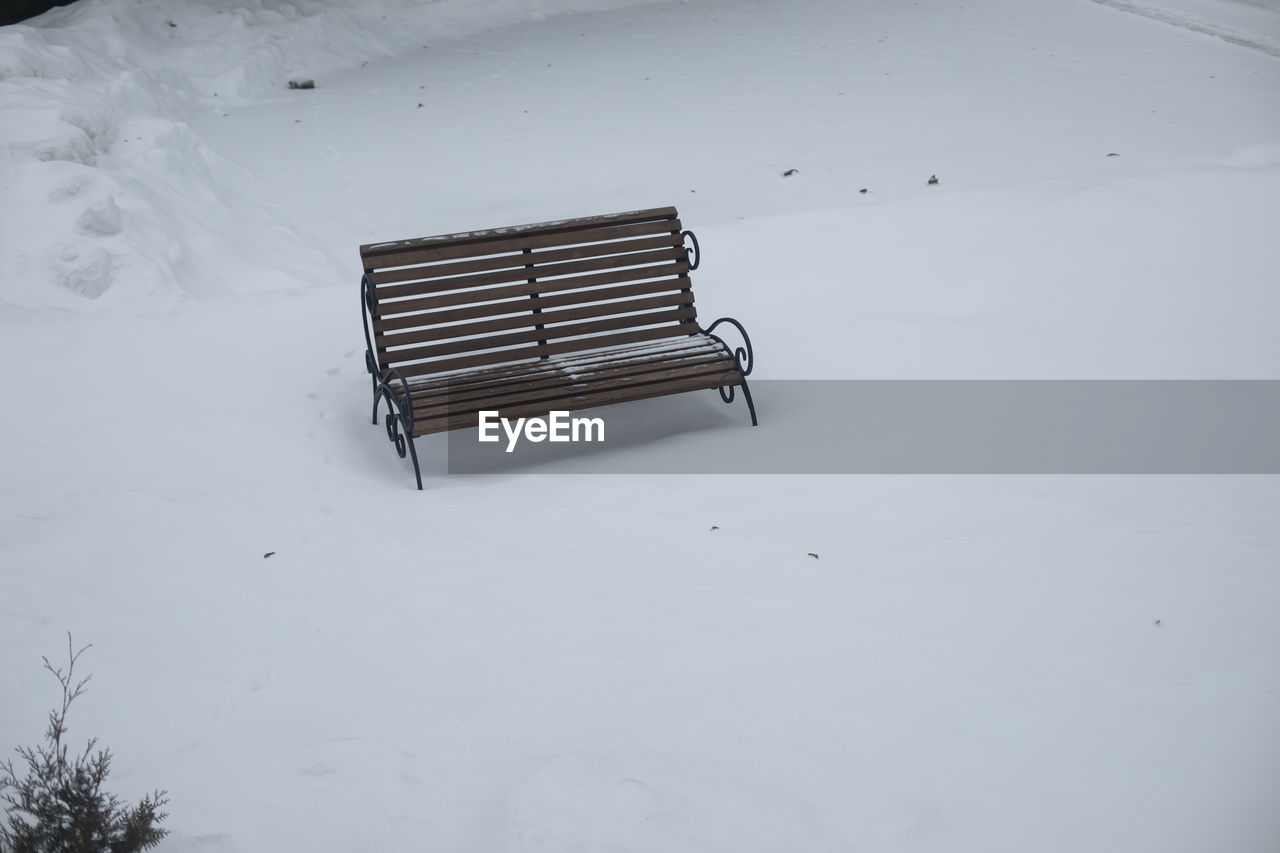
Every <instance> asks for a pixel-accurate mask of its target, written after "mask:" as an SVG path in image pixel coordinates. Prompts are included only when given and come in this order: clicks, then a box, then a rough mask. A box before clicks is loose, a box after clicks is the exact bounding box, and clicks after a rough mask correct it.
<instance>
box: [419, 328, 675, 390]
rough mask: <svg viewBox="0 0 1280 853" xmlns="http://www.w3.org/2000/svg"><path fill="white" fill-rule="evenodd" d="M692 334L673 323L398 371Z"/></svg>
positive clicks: (449, 367)
mask: <svg viewBox="0 0 1280 853" xmlns="http://www.w3.org/2000/svg"><path fill="white" fill-rule="evenodd" d="M694 331H695V330H693V329H685V328H684V327H683V326H682V325H680V324H677V323H673V324H671V325H669V326H657V327H655V328H652V329H637V330H636V331H634V332H619V333H617V334H616V335H609V336H607V337H602V338H579V339H577V340H570V341H557V342H556V343H548V344H547V345H546V346H542V345H535V346H531V347H522V348H520V349H518V350H501V351H499V352H481V353H474V354H472V355H465V356H461V357H458V358H445V359H440V360H439V361H433V362H423V363H419V364H406V365H404V366H402V367H401V368H400V372H401V373H402V374H404V376H405V377H406V378H413V377H415V376H427V375H429V374H432V373H443V372H445V371H449V370H465V369H468V368H472V367H483V366H485V365H488V364H503V363H505V362H515V361H520V360H521V359H536V358H540V357H541V356H543V355H561V354H564V353H570V352H585V351H587V350H593V349H599V348H600V347H605V346H616V345H619V344H635V343H640V342H641V341H656V340H660V339H662V338H674V337H680V336H687V335H689V334H692V333H693V332H694Z"/></svg>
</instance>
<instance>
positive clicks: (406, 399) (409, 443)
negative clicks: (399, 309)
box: [360, 273, 422, 491]
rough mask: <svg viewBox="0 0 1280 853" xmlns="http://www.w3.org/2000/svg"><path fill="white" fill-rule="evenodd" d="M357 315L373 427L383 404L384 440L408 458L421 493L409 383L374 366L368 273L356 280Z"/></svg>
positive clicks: (374, 303)
mask: <svg viewBox="0 0 1280 853" xmlns="http://www.w3.org/2000/svg"><path fill="white" fill-rule="evenodd" d="M360 315H361V317H363V318H364V343H365V351H364V366H365V369H366V370H368V371H369V373H370V374H371V375H372V377H373V424H374V426H377V424H378V406H379V405H380V404H381V403H382V401H383V400H386V401H387V414H386V419H385V424H386V427H387V439H388V440H389V441H390V442H391V443H392V444H394V445H395V448H396V453H397V454H399V456H400V458H401V459H403V458H404V457H405V456H406V455H408V456H409V457H411V458H412V460H413V476H414V479H415V480H417V481H418V490H419V491H421V490H422V469H421V468H419V467H418V448H417V446H416V445H415V444H414V441H413V397H412V395H410V393H409V380H408V379H406V378H405V376H404V374H403V373H401V372H400V368H398V367H387V368H383V367H381V366H380V365H379V364H378V356H377V350H375V349H374V348H373V331H372V328H373V326H372V323H373V319H374V318H375V317H377V316H378V297H377V295H376V294H375V293H374V292H373V282H372V281H371V280H370V279H369V274H368V273H365V274H364V277H363V278H361V279H360ZM396 380H399V385H400V388H399V390H400V392H401V393H397V390H396Z"/></svg>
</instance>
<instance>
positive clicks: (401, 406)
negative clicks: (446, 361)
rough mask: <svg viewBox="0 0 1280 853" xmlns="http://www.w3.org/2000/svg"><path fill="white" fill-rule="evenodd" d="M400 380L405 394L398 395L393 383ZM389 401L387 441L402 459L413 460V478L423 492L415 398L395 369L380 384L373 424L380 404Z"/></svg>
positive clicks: (374, 405)
mask: <svg viewBox="0 0 1280 853" xmlns="http://www.w3.org/2000/svg"><path fill="white" fill-rule="evenodd" d="M394 379H399V380H400V386H401V389H402V391H403V394H402V395H401V394H397V393H396V392H395V389H394V388H393V387H392V386H391V384H390V383H391V381H392V380H394ZM384 398H385V399H386V401H387V414H386V416H385V417H384V418H383V423H384V424H385V426H386V428H387V439H388V440H390V442H391V443H392V444H393V445H395V448H396V454H397V455H399V457H400V458H401V459H403V458H405V456H406V455H407V456H409V458H410V459H412V460H413V477H414V479H415V480H417V482H418V490H419V491H421V490H422V469H421V468H419V467H418V448H417V445H416V444H414V440H413V408H412V406H413V402H412V400H413V398H412V397H411V396H410V394H409V384H408V382H407V381H406V380H405V378H404V375H403V374H402V373H400V371H399V370H396V369H395V368H390V369H389V370H388V371H387V380H386V381H384V382H382V383H379V385H378V391H377V394H376V396H375V397H374V398H373V422H374V423H375V424H376V423H377V422H378V404H379V403H380V402H381V401H382V400H383V399H384Z"/></svg>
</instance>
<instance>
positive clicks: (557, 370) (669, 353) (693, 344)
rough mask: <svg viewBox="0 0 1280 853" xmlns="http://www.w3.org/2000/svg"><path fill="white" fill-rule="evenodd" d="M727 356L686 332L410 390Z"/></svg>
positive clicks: (456, 376)
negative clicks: (697, 357)
mask: <svg viewBox="0 0 1280 853" xmlns="http://www.w3.org/2000/svg"><path fill="white" fill-rule="evenodd" d="M707 353H711V354H715V355H717V356H720V355H727V353H726V350H725V348H724V345H723V344H721V343H720V342H719V341H716V340H714V339H712V338H710V337H707V336H706V335H702V334H690V335H686V336H684V337H683V339H677V340H658V341H648V342H641V343H637V344H630V345H625V346H621V347H611V348H608V349H600V348H595V349H592V350H589V351H586V352H580V353H573V354H568V355H558V356H556V357H554V358H552V359H549V360H539V361H525V362H521V363H518V364H506V365H498V366H495V367H485V368H480V369H473V370H467V371H465V372H461V373H452V374H443V375H435V376H430V377H426V378H421V379H416V380H414V381H413V382H412V383H411V386H410V387H411V388H412V393H413V394H414V395H415V396H416V395H418V394H427V395H430V394H435V393H439V392H445V393H448V392H450V391H452V390H455V389H456V390H461V389H464V388H472V387H479V386H482V385H485V386H487V385H491V384H494V383H503V382H508V381H517V382H518V381H523V380H525V379H530V378H537V377H541V376H544V375H551V376H564V375H567V374H570V373H572V374H578V373H589V372H592V371H596V370H602V369H605V368H606V367H610V366H623V365H628V364H633V363H642V362H651V361H655V360H659V359H666V358H675V359H678V358H690V357H693V356H695V355H701V354H707Z"/></svg>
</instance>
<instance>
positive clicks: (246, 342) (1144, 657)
mask: <svg viewBox="0 0 1280 853" xmlns="http://www.w3.org/2000/svg"><path fill="white" fill-rule="evenodd" d="M291 79H314V80H315V82H316V87H315V88H314V89H312V90H297V91H295V90H290V89H288V88H287V82H288V81H289V80H291ZM1277 93H1280V0H1250V2H1245V0H1150V2H1135V1H1134V0H1054V2H1051V3H1050V2H1044V3H1022V2H1016V0H988V2H984V3H966V4H963V5H961V4H956V3H953V2H942V0H917V2H912V3H906V2H890V0H862V2H848V0H799V2H780V0H689V1H688V2H680V3H677V2H653V3H638V2H625V0H612V2H611V0H538V2H520V1H519V0H483V2H481V0H476V1H475V2H464V0H435V2H430V0H417V2H415V0H361V2H353V3H347V4H329V3H323V2H319V0H297V2H293V3H274V2H268V0H245V2H239V3H236V4H231V3H227V4H222V3H218V2H211V0H172V1H171V2H161V0H80V2H79V3H76V4H75V5H73V6H70V7H66V8H62V9H56V10H53V11H51V12H49V13H47V14H45V15H43V16H41V17H40V18H37V19H35V20H33V21H30V22H27V23H26V24H23V25H17V26H11V27H4V28H0V192H2V193H3V199H4V204H3V209H2V210H0V365H2V367H0V376H3V378H4V385H3V390H4V397H5V400H6V405H5V407H4V410H3V415H0V473H2V475H3V486H4V488H3V491H2V492H0V750H4V751H7V750H9V749H11V748H12V747H13V746H17V745H19V744H27V743H32V742H34V741H35V740H37V739H38V737H39V735H40V733H41V731H42V730H43V726H44V719H45V713H46V711H47V709H48V708H49V707H50V706H52V704H53V702H54V700H55V698H56V697H55V695H54V689H55V688H56V684H55V683H54V682H53V680H52V679H51V678H50V677H49V676H48V674H46V673H44V672H42V671H41V670H40V655H42V654H44V655H49V656H50V657H51V658H55V659H56V657H57V655H58V654H60V650H61V649H63V648H64V647H65V632H66V631H68V630H70V631H72V632H73V634H74V636H75V639H76V641H77V643H80V642H92V643H94V648H93V649H92V650H91V651H90V652H88V653H87V654H86V656H85V657H84V658H83V659H82V665H83V666H85V667H87V668H88V669H89V670H91V671H93V673H94V680H93V682H92V685H91V688H90V690H89V692H88V693H86V694H85V695H84V696H83V697H82V698H81V699H80V700H78V701H77V704H76V705H75V706H74V707H73V710H72V717H71V725H72V736H73V738H74V737H88V736H91V735H93V736H98V737H100V738H101V740H102V743H103V744H105V745H108V746H110V747H111V748H112V749H113V750H114V752H115V754H116V763H115V770H114V773H113V776H112V782H113V783H114V784H113V789H114V790H116V791H117V792H119V793H121V794H123V795H126V796H131V797H136V796H139V795H141V794H142V793H144V792H146V791H148V790H151V789H152V788H155V787H164V788H167V789H169V791H170V794H171V797H172V804H171V807H170V812H171V817H170V818H169V820H168V822H167V826H168V827H169V828H170V829H171V830H172V831H173V834H172V836H171V837H170V838H169V839H168V840H166V842H164V844H163V845H162V847H161V848H159V849H160V850H161V851H170V853H173V851H210V853H221V851H261V850H315V851H347V850H386V851H398V850H404V851H410V850H414V851H417V850H460V851H484V852H485V853H499V851H503V852H504V853H505V851H517V850H546V851H622V850H626V851H636V852H637V853H639V851H654V852H655V853H657V851H662V853H683V851H689V853H694V851H698V853H704V851H724V853H738V851H815V853H821V851H852V850H875V851H917V850H918V851H923V850H946V851H1002V850H1007V851H1026V850H1037V851H1040V850H1043V851H1064V853H1066V852H1067V851H1071V853H1075V852H1076V851H1081V850H1091V851H1102V850H1115V851H1126V852H1127V851H1140V850H1151V851H1157V850H1158V851H1202V850H1231V851H1242V852H1243V853H1249V852H1251V851H1258V853H1262V851H1274V850H1275V849H1278V847H1280V812H1277V810H1276V808H1275V803H1276V802H1277V800H1278V798H1280V727H1278V726H1277V725H1276V721H1277V720H1280V625H1278V624H1277V621H1276V618H1275V602H1276V600H1277V595H1280V478H1277V477H1273V476H1255V477H1174V476H1165V477H1147V478H1140V477H1121V476H1113V477H1088V478H1086V477H1044V476H1037V477H1031V476H1023V477H951V478H948V477H852V476H825V477H824V476H807V477H802V476H784V475H776V476H751V475H739V476H714V477H713V476H694V475H687V476H622V475H617V476H585V475H583V476H578V475H570V474H566V473H563V472H559V471H558V469H557V466H556V465H554V464H551V465H548V466H546V467H545V468H534V469H532V470H525V471H522V472H520V473H517V474H509V475H493V476H486V477H448V476H446V475H445V474H444V470H445V466H446V453H445V448H446V440H445V439H444V438H435V439H423V440H420V441H419V452H420V454H421V456H422V458H423V466H424V475H425V477H426V479H427V491H425V492H423V493H417V492H415V491H413V489H412V476H411V473H410V472H409V471H408V469H407V467H406V464H405V463H404V462H402V461H401V460H399V459H398V458H396V457H395V455H394V453H393V451H392V449H391V447H390V445H389V444H387V442H386V440H385V437H384V436H383V435H382V434H381V433H380V431H379V430H378V429H376V428H374V427H372V426H370V425H369V424H368V403H369V400H368V394H369V388H368V383H367V376H366V374H365V372H364V361H363V353H362V350H363V336H362V333H361V330H360V325H359V323H360V320H359V314H358V309H357V306H356V295H357V284H358V277H359V264H358V257H357V253H356V250H357V246H358V245H359V244H361V243H364V242H371V241H376V240H390V239H400V238H407V237H415V236H421V235H425V234H433V233H441V232H446V231H457V230H463V229H468V228H483V227H491V226H497V225H505V224H513V223H519V222H528V221H535V220H542V219H552V218H558V217H564V216H576V215H585V214H591V213H603V212H608V211H614V210H624V209H631V208H640V207H649V206H660V205H665V204H675V205H677V206H678V207H679V209H680V211H681V215H682V218H683V220H684V222H685V224H686V226H688V227H690V228H693V229H694V230H696V231H697V233H698V236H699V239H700V241H701V244H702V248H703V251H704V263H703V265H702V267H701V268H700V269H699V270H698V271H697V273H695V282H696V283H697V291H698V294H699V299H700V302H701V305H702V311H703V313H704V316H705V317H707V318H712V317H716V316H719V315H721V314H731V315H733V316H736V317H738V318H739V319H740V320H742V321H743V322H744V323H745V324H746V325H747V327H748V328H749V329H750V331H751V334H752V337H753V340H754V343H755V346H756V350H757V358H758V364H757V373H758V374H759V375H760V376H761V377H763V378H767V379H819V378H821V379H852V378H859V379H887V378H932V379H959V378H1022V379H1035V378H1045V379H1061V378H1096V379H1116V378H1130V379H1132V378H1137V379H1171V378H1201V379H1213V378H1223V379H1231V378H1234V379H1259V378H1266V379H1277V378H1280V335H1277V334H1276V333H1275V323H1276V319H1275V318H1276V317H1277V313H1278V311H1280V289H1278V288H1277V287H1276V283H1277V274H1276V269H1277V263H1276V259H1275V234H1276V231H1277V225H1278V224H1280V109H1277V103H1280V102H1278V101H1277V97H1276V96H1277ZM789 169H795V170H797V172H796V173H795V174H793V175H791V176H789V177H784V176H783V173H784V172H785V171H787V170H789ZM930 175H937V177H938V179H939V183H938V184H937V185H934V186H931V185H928V184H927V183H926V181H927V179H928V178H929V176H930ZM863 189H865V190H866V192H865V193H863V192H861V190H863ZM757 404H758V406H759V409H760V416H761V426H760V427H759V428H758V429H756V430H754V431H751V433H750V435H751V442H752V443H753V444H754V445H755V448H756V451H755V452H757V453H759V454H761V455H767V454H769V453H771V452H773V450H772V449H773V448H777V447H778V446H780V445H781V444H783V443H785V442H792V441H803V440H804V435H803V434H802V433H798V431H797V429H796V427H795V426H794V424H795V423H796V419H795V418H790V419H787V420H786V422H787V423H789V424H791V426H789V427H787V428H782V427H779V426H777V424H778V423H779V421H780V420H783V419H780V418H773V419H771V414H770V406H771V402H770V400H769V399H768V398H767V397H766V396H759V397H758V399H757ZM673 406H675V407H690V408H689V410H690V411H704V410H705V411H711V410H713V409H714V410H715V411H716V412H717V413H718V412H719V411H720V409H719V407H720V406H721V404H720V402H719V400H718V398H716V396H715V395H714V394H706V395H686V396H685V397H682V398H676V399H675V400H672V401H670V403H665V402H664V405H653V406H644V405H637V406H634V407H618V408H619V410H620V414H619V415H618V416H619V417H623V418H629V419H631V420H632V421H640V420H644V419H653V420H654V425H653V428H654V430H655V432H656V433H663V431H664V429H665V426H664V424H663V423H661V420H662V417H663V416H664V415H666V414H668V413H670V412H671V411H672V407H673ZM735 414H736V416H737V420H736V421H732V420H731V421H727V422H726V426H725V427H724V428H725V429H742V430H745V429H748V428H747V427H746V426H745V413H743V412H741V411H737V412H736V413H735ZM671 440H672V441H675V442H678V441H679V436H676V437H674V438H672V439H671ZM667 443H668V442H664V441H658V442H654V443H653V444H652V445H649V446H642V447H638V448H636V447H632V448H629V449H628V452H632V453H641V454H645V453H648V454H652V458H653V460H654V462H655V465H654V467H655V468H661V467H662V465H661V464H659V463H660V462H661V460H662V459H663V458H664V457H663V453H664V446H665V445H666V444H667ZM268 552H274V553H273V554H272V556H270V557H269V558H265V559H264V557H263V554H265V553H268ZM810 554H817V555H818V558H817V559H815V558H814V557H812V556H810Z"/></svg>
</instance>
